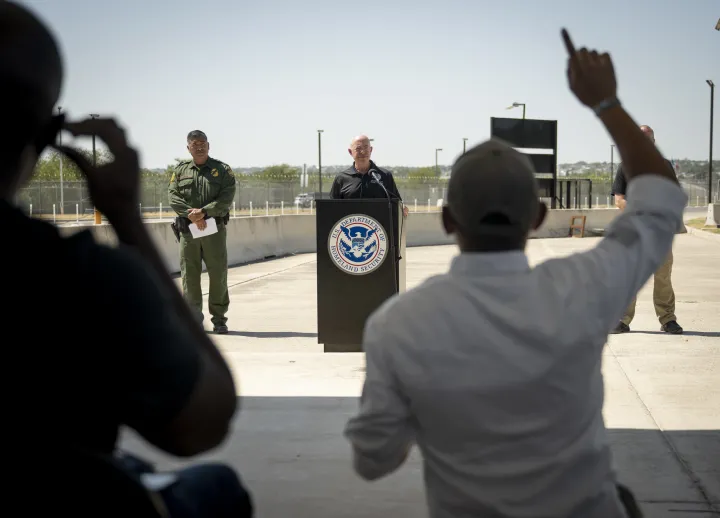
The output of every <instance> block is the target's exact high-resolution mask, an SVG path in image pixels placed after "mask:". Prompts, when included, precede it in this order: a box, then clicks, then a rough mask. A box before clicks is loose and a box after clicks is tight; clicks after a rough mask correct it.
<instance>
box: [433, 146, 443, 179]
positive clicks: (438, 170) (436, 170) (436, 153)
mask: <svg viewBox="0 0 720 518" xmlns="http://www.w3.org/2000/svg"><path fill="white" fill-rule="evenodd" d="M438 151H442V148H437V149H435V175H436V176H440V168H439V167H438Z"/></svg>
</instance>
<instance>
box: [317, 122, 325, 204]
mask: <svg viewBox="0 0 720 518" xmlns="http://www.w3.org/2000/svg"><path fill="white" fill-rule="evenodd" d="M323 131H324V130H317V132H318V184H319V186H318V192H319V193H320V199H322V133H323Z"/></svg>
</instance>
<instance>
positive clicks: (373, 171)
mask: <svg viewBox="0 0 720 518" xmlns="http://www.w3.org/2000/svg"><path fill="white" fill-rule="evenodd" d="M368 173H370V176H372V179H373V180H375V182H376V183H379V184H380V185H383V183H382V179H381V178H380V173H379V172H378V171H377V169H370V170H369V171H368ZM383 187H384V185H383Z"/></svg>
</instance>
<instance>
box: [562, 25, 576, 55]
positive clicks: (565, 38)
mask: <svg viewBox="0 0 720 518" xmlns="http://www.w3.org/2000/svg"><path fill="white" fill-rule="evenodd" d="M560 34H561V35H562V39H563V42H564V43H565V50H567V53H568V56H570V57H571V58H572V57H574V56H575V45H573V42H572V39H570V34H568V31H567V29H562V30H561V31H560Z"/></svg>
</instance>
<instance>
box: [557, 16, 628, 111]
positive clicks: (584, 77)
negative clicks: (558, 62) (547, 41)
mask: <svg viewBox="0 0 720 518" xmlns="http://www.w3.org/2000/svg"><path fill="white" fill-rule="evenodd" d="M561 34H562V38H563V41H564V42H565V48H566V49H567V53H568V68H567V76H568V83H569V84H570V90H572V92H573V93H574V94H575V96H576V97H577V98H578V100H579V101H580V102H581V103H583V104H584V105H585V106H588V107H590V108H595V107H596V106H598V105H599V104H600V103H602V102H603V101H609V100H611V99H615V98H616V97H617V81H616V79H615V68H614V67H613V63H612V59H611V58H610V55H609V54H608V53H607V52H606V53H603V54H598V53H597V51H595V50H592V51H588V50H587V49H586V48H585V47H583V48H581V49H580V50H575V46H574V45H573V42H572V40H571V39H570V35H569V34H568V32H567V30H565V29H563V30H562V32H561Z"/></svg>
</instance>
